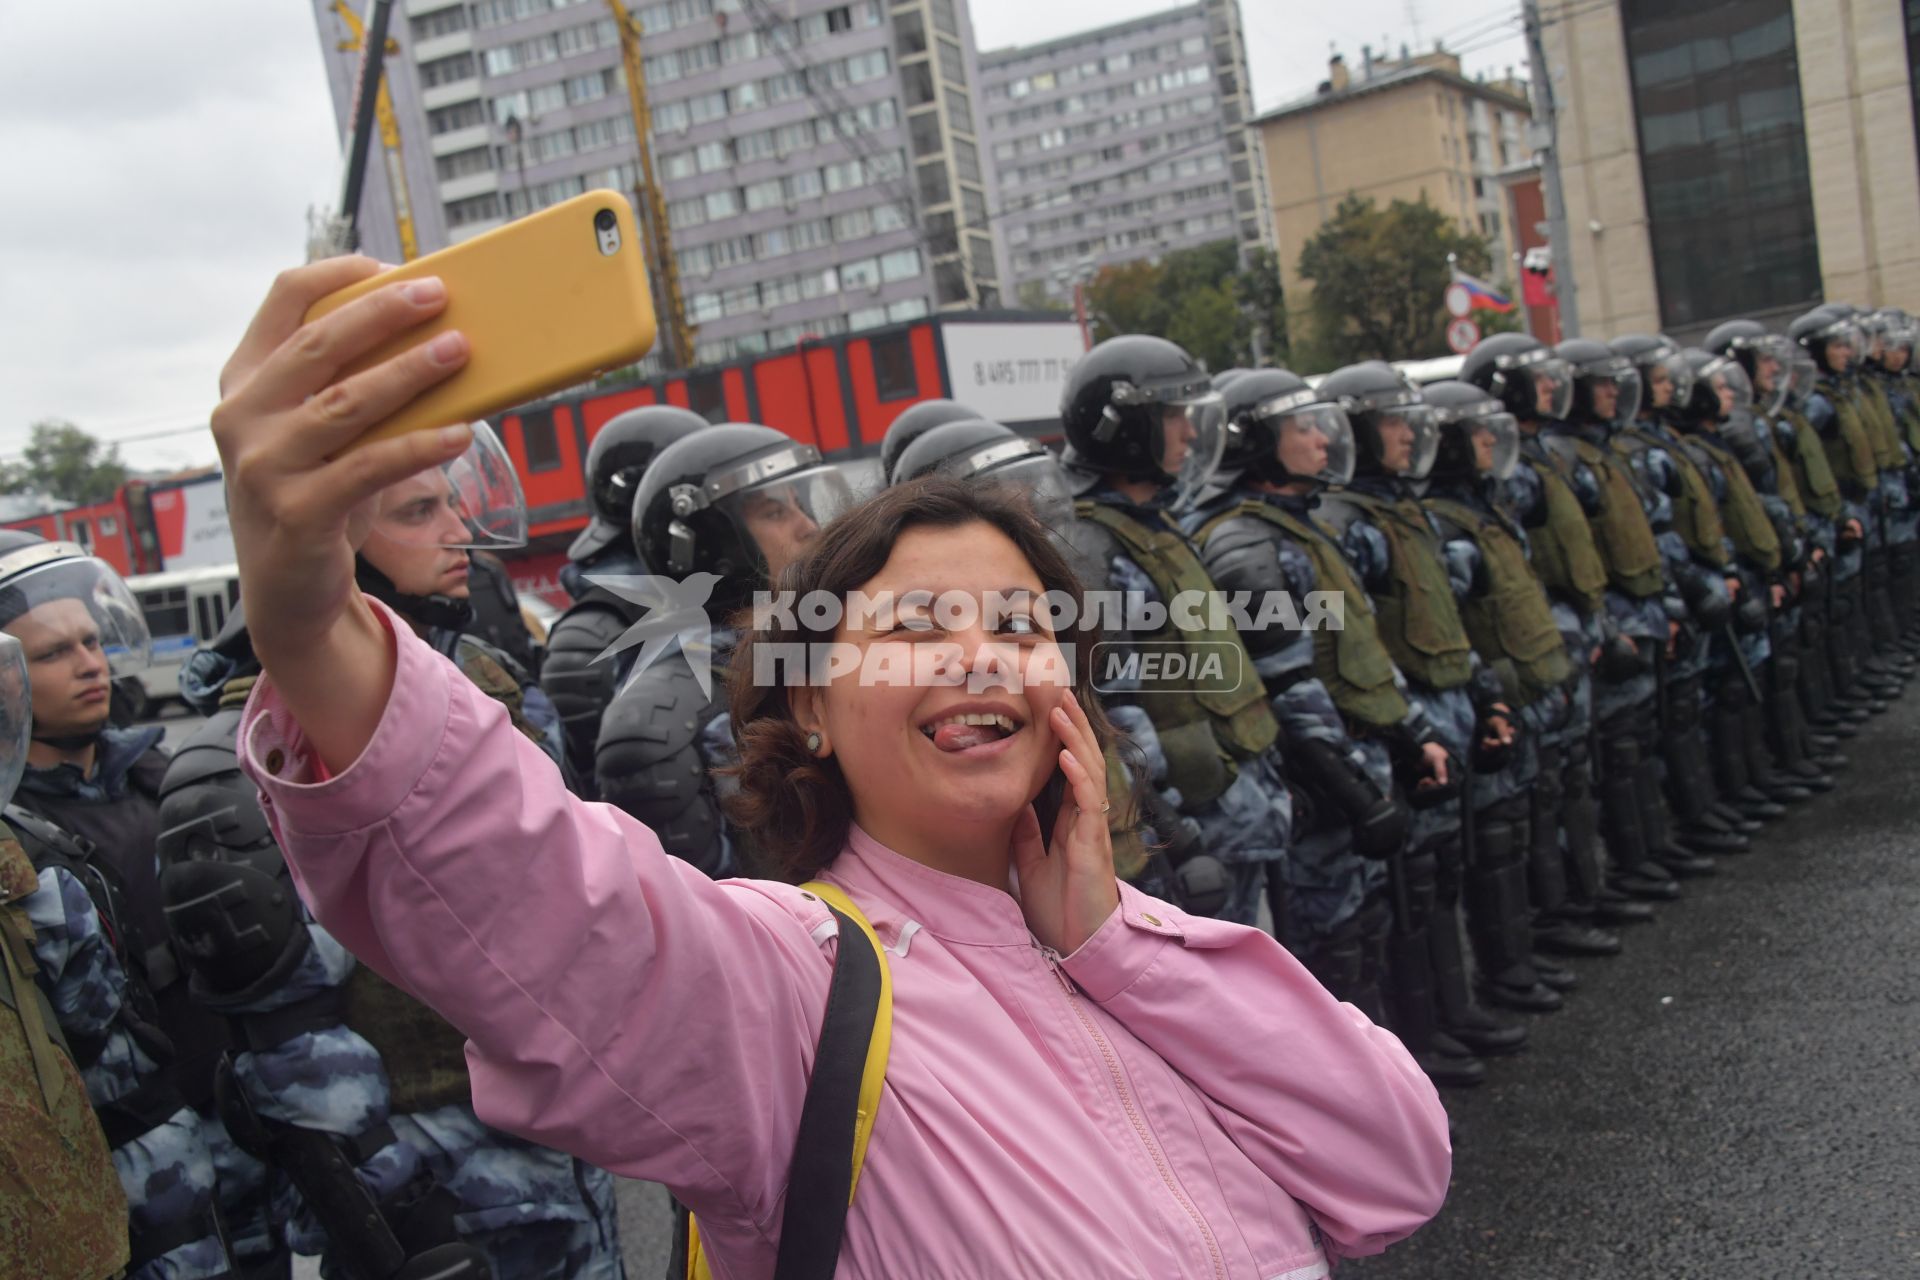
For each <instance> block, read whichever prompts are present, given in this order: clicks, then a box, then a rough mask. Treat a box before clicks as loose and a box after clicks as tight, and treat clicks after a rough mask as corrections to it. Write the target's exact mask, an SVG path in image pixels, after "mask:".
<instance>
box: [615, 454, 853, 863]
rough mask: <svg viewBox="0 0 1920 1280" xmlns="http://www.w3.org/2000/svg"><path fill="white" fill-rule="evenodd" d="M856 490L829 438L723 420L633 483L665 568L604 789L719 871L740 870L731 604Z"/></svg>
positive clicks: (642, 541) (619, 701)
mask: <svg viewBox="0 0 1920 1280" xmlns="http://www.w3.org/2000/svg"><path fill="white" fill-rule="evenodd" d="M850 500H851V494H850V493H849V491H848V488H847V483H846V480H845V479H844V478H843V477H842V476H841V475H840V473H839V472H838V471H836V470H834V469H833V468H832V467H830V466H827V465H825V464H824V463H822V462H821V460H820V451H819V450H818V449H816V448H814V447H813V446H812V445H806V444H800V443H798V442H797V441H795V440H794V439H792V438H791V437H790V436H787V435H784V434H782V433H781V432H778V431H775V430H774V429H773V428H771V427H763V426H757V425H754V424H752V423H728V424H723V425H720V426H713V427H708V428H707V429H705V430H703V431H698V432H694V433H692V434H690V435H687V436H684V437H682V438H681V439H679V440H677V441H675V442H673V443H672V444H670V445H668V446H667V447H666V448H664V449H662V450H661V451H660V453H659V455H658V456H657V457H656V458H655V459H654V460H653V462H652V464H651V465H649V466H648V468H647V470H646V472H645V473H644V474H643V475H642V476H641V478H640V483H639V487H638V488H637V489H636V491H635V493H634V504H633V536H634V543H635V546H636V548H637V549H638V551H639V554H640V558H641V560H642V561H643V562H644V563H645V564H646V565H647V567H648V568H649V569H650V570H651V571H652V572H653V574H655V575H657V577H656V578H655V579H654V582H653V588H654V595H653V596H652V597H651V598H649V600H648V605H649V612H648V614H647V616H646V617H645V618H643V619H642V620H641V621H640V622H639V623H637V624H636V625H635V626H634V627H633V628H630V629H629V631H628V632H627V634H626V636H625V637H623V640H624V641H626V642H628V643H634V644H640V643H642V642H644V647H642V648H641V650H640V653H639V656H638V657H637V658H636V660H635V667H634V671H633V674H632V676H631V677H630V678H629V679H628V681H627V683H626V685H625V686H624V687H623V688H622V689H621V690H620V692H619V694H618V695H617V696H615V698H614V700H613V702H612V703H611V704H610V705H609V706H608V708H607V713H606V716H605V718H604V720H603V721H602V723H601V726H600V735H599V738H598V739H597V741H596V743H595V748H594V779H595V786H596V787H597V789H598V791H599V794H600V796H601V798H602V799H604V800H606V801H607V802H609V803H611V804H615V805H618V806H619V807H620V808H622V809H624V810H626V811H627V812H628V813H630V814H632V815H633V816H634V817H636V818H638V819H639V820H640V821H642V822H644V823H646V824H647V826H649V827H651V828H652V829H653V832H654V834H655V835H657V836H658V837H659V838H660V843H661V845H662V846H663V847H664V848H665V849H666V850H667V852H669V853H671V854H674V855H675V856H677V857H680V858H684V859H685V860H686V861H688V862H690V863H692V864H693V865H694V866H696V867H698V868H699V869H700V870H702V871H704V872H706V873H707V874H708V875H712V876H723V875H731V874H735V873H738V872H744V871H746V870H747V868H748V861H747V859H746V858H745V857H743V856H742V854H743V851H739V850H736V849H735V848H734V844H733V838H732V836H731V835H730V833H729V831H728V828H727V825H726V822H725V820H724V818H723V817H722V814H721V806H722V802H723V799H724V796H725V794H726V790H727V787H728V785H729V784H728V783H727V780H726V779H725V778H724V777H723V776H721V775H720V774H718V773H716V770H718V769H720V768H723V767H725V766H728V765H731V764H732V763H733V761H734V759H735V758H736V753H735V751H734V747H733V736H732V728H731V721H730V719H729V717H728V714H727V708H726V690H725V688H724V685H723V682H722V681H721V680H719V679H715V678H714V673H721V672H724V671H725V669H726V665H727V659H728V657H729V655H730V654H731V653H732V651H733V646H734V639H735V636H736V634H737V632H736V630H735V628H734V626H733V618H732V615H733V614H734V612H735V611H737V610H739V609H741V608H743V607H744V606H746V605H747V604H749V602H750V601H751V600H752V598H753V594H754V593H755V592H756V591H764V590H766V589H768V587H769V586H770V584H771V583H772V582H773V580H774V579H775V578H777V577H778V575H779V573H780V571H781V570H782V569H784V568H785V567H786V566H787V565H788V564H790V563H792V562H793V560H795V559H797V558H798V557H799V556H800V555H801V554H803V553H804V551H805V549H806V547H807V544H808V543H810V542H811V541H812V540H813V538H814V536H815V535H816V534H817V533H818V532H819V531H820V526H821V525H823V524H825V523H826V522H827V521H828V520H830V519H832V518H833V516H834V515H836V514H838V512H839V511H840V510H842V509H843V508H844V507H845V506H846V505H847V504H848V503H849V502H850Z"/></svg>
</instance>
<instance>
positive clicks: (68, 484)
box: [0, 419, 127, 506]
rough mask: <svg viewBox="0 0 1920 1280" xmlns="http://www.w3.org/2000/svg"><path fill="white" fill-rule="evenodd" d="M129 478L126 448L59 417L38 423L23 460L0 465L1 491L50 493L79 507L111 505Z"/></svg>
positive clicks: (21, 457)
mask: <svg viewBox="0 0 1920 1280" xmlns="http://www.w3.org/2000/svg"><path fill="white" fill-rule="evenodd" d="M126 480H127V468H126V466H125V465H124V464H123V463H122V462H121V461H120V446H118V445H112V446H103V445H102V444H101V443H100V441H99V440H97V439H95V438H94V437H93V436H91V435H89V434H88V433H87V432H86V431H84V430H82V429H81V428H79V427H76V426H74V425H73V424H72V423H71V422H61V421H58V420H55V419H48V420H46V421H44V422H36V423H34V424H33V438H32V439H31V440H29V441H28V442H27V447H26V448H25V449H23V450H21V453H20V461H19V462H16V463H8V464H6V465H5V466H4V467H0V491H3V492H6V493H39V494H45V495H46V496H47V497H50V498H57V499H59V500H60V501H61V502H65V503H70V504H72V505H75V506H83V505H85V504H87V503H92V502H105V501H106V500H107V499H108V498H111V497H112V496H113V495H114V492H115V490H117V489H119V487H120V486H121V485H123V484H125V483H126Z"/></svg>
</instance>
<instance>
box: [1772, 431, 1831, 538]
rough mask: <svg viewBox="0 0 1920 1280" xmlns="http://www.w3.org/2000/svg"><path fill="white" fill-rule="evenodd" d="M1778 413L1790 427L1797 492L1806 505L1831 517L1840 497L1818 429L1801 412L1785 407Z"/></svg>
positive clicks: (1815, 512) (1822, 514)
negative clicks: (1791, 430)
mask: <svg viewBox="0 0 1920 1280" xmlns="http://www.w3.org/2000/svg"><path fill="white" fill-rule="evenodd" d="M1781 416H1782V417H1784V418H1785V419H1786V420H1787V422H1788V423H1789V424H1791V425H1792V427H1793V461H1794V474H1795V475H1796V476H1797V478H1798V480H1799V485H1800V494H1801V496H1802V497H1803V498H1805V499H1806V503H1807V507H1808V509H1810V510H1811V511H1813V513H1814V514H1816V515H1821V516H1825V517H1826V518H1828V519H1829V520H1831V519H1832V518H1833V517H1835V516H1837V515H1839V514H1840V509H1841V507H1842V506H1843V505H1844V499H1842V498H1841V496H1840V482H1839V481H1838V480H1836V479H1834V478H1833V464H1831V463H1830V462H1828V461H1827V450H1826V447H1825V446H1824V445H1823V444H1822V443H1821V440H1820V433H1819V432H1818V431H1816V430H1814V426H1813V424H1812V423H1811V422H1808V421H1807V419H1806V415H1804V414H1800V413H1795V412H1794V411H1793V410H1791V409H1785V410H1782V411H1781Z"/></svg>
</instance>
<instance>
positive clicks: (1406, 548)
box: [1341, 490, 1473, 689]
mask: <svg viewBox="0 0 1920 1280" xmlns="http://www.w3.org/2000/svg"><path fill="white" fill-rule="evenodd" d="M1341 497H1343V498H1345V499H1346V500H1347V501H1349V502H1352V503H1353V504H1354V505H1356V506H1358V507H1361V508H1363V509H1364V510H1366V511H1367V512H1368V513H1369V514H1370V515H1372V516H1373V524H1374V527H1375V528H1377V529H1379V530H1380V532H1381V533H1382V534H1383V535H1384V536H1385V537H1386V539H1387V546H1388V548H1389V552H1390V554H1391V556H1392V559H1393V564H1392V566H1391V568H1390V570H1389V573H1388V582H1387V588H1386V590H1385V591H1383V592H1381V593H1380V594H1379V595H1378V596H1377V597H1376V598H1375V600H1374V606H1375V608H1377V609H1378V610H1379V612H1380V628H1381V635H1382V637H1383V638H1384V639H1385V640H1386V642H1387V652H1388V653H1390V654H1392V655H1393V660H1394V661H1395V662H1396V663H1398V664H1399V666H1400V669H1401V670H1402V671H1404V672H1406V673H1407V676H1408V677H1409V678H1410V679H1413V680H1417V681H1419V682H1420V683H1421V684H1423V685H1425V686H1427V687H1428V688H1429V689H1457V688H1459V687H1460V686H1461V685H1463V684H1465V683H1467V681H1469V680H1471V679H1472V678H1473V642H1472V641H1471V640H1469V639H1468V638H1467V628H1466V624H1465V623H1463V622H1461V620H1460V609H1459V606H1458V605H1457V604H1456V603H1455V602H1454V598H1453V582H1452V580H1451V579H1449V578H1448V577H1447V566H1446V562H1445V561H1444V560H1442V559H1441V556H1440V544H1439V540H1438V539H1437V538H1436V537H1435V536H1434V532H1433V526H1432V525H1430V524H1428V523H1427V513H1426V509H1425V508H1423V507H1422V506H1421V505H1420V504H1419V503H1418V502H1416V501H1415V500H1413V499H1412V498H1402V499H1400V500H1398V501H1389V500H1388V499H1385V498H1377V497H1374V496H1373V495H1372V494H1367V493H1355V492H1353V491H1351V490H1349V491H1346V492H1344V493H1342V494H1341Z"/></svg>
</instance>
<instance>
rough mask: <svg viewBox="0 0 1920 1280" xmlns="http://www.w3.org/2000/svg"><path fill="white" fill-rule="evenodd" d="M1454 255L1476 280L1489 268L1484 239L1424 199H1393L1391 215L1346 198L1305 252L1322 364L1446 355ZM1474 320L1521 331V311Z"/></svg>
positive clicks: (1315, 348)
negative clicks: (1447, 296)
mask: <svg viewBox="0 0 1920 1280" xmlns="http://www.w3.org/2000/svg"><path fill="white" fill-rule="evenodd" d="M1448 254H1453V255H1454V256H1455V258H1456V260H1457V261H1456V263H1455V264H1454V265H1457V266H1458V267H1459V269H1460V270H1462V271H1465V272H1467V273H1468V274H1470V275H1485V274H1486V272H1487V270H1488V262H1489V259H1488V255H1487V244H1486V241H1484V240H1482V239H1480V238H1479V237H1478V236H1472V235H1468V234H1466V233H1464V232H1462V231H1461V230H1460V229H1459V228H1458V227H1457V226H1456V225H1454V223H1453V222H1452V220H1451V219H1449V218H1448V217H1447V216H1446V215H1445V214H1443V213H1441V212H1440V210H1438V209H1436V208H1434V207H1433V206H1432V205H1431V204H1428V203H1427V202H1426V200H1424V199H1422V200H1420V201H1419V202H1418V203H1414V204H1410V203H1408V202H1407V201H1405V200H1395V201H1394V202H1393V203H1392V204H1390V205H1388V206H1387V207H1386V208H1385V209H1381V208H1379V207H1378V206H1377V205H1375V203H1374V202H1373V200H1371V199H1369V198H1364V197H1360V196H1354V195H1349V196H1348V197H1347V198H1346V199H1345V200H1342V201H1341V202H1340V207H1339V209H1337V210H1336V211H1335V212H1334V215H1333V217H1332V218H1331V219H1329V220H1328V221H1327V223H1326V225H1324V226H1322V227H1321V228H1320V230H1319V231H1318V232H1316V233H1315V234H1314V237H1313V239H1311V240H1309V241H1307V243H1306V245H1305V246H1304V247H1302V249H1301V250H1300V274H1301V276H1302V277H1304V278H1305V279H1307V280H1309V281H1311V282H1312V284H1313V299H1312V302H1311V303H1310V304H1309V306H1308V308H1307V311H1308V314H1309V315H1310V316H1311V317H1312V320H1313V339H1312V343H1311V345H1310V355H1311V356H1312V358H1313V360H1314V361H1315V363H1316V364H1317V366H1318V368H1333V367H1336V366H1339V365H1345V364H1352V363H1354V362H1355V361H1358V360H1420V359H1426V358H1430V357H1433V356H1440V355H1445V354H1446V353H1447V337H1446V326H1447V319H1448V317H1447V313H1446V307H1445V303H1444V295H1445V293H1446V288H1447V285H1448V283H1449V282H1450V280H1451V278H1452V277H1451V274H1450V271H1449V265H1448V262H1447V255H1448ZM1475 318H1476V319H1483V320H1484V321H1488V322H1491V323H1492V326H1493V327H1491V328H1489V325H1488V323H1483V324H1482V329H1483V330H1485V331H1489V332H1499V331H1501V330H1503V329H1505V328H1509V327H1515V328H1517V327H1518V315H1517V313H1516V314H1514V315H1511V316H1493V315H1491V314H1490V313H1482V315H1479V316H1476V317H1475ZM1302 364H1303V367H1304V365H1305V362H1304V361H1303V362H1302ZM1316 371H1317V370H1316Z"/></svg>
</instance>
